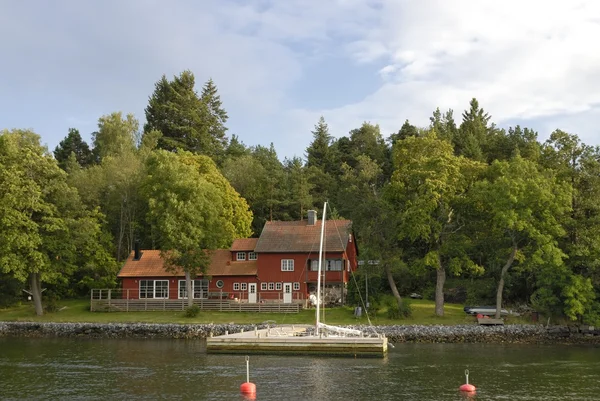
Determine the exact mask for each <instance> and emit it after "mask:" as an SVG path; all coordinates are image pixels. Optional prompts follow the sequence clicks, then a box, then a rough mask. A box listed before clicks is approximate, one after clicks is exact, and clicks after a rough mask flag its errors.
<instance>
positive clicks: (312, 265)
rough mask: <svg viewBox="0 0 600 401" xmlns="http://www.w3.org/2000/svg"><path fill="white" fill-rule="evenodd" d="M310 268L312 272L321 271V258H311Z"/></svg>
mask: <svg viewBox="0 0 600 401" xmlns="http://www.w3.org/2000/svg"><path fill="white" fill-rule="evenodd" d="M309 268H310V271H311V272H316V271H319V259H311V261H310V267H309Z"/></svg>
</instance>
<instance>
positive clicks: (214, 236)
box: [144, 150, 252, 306]
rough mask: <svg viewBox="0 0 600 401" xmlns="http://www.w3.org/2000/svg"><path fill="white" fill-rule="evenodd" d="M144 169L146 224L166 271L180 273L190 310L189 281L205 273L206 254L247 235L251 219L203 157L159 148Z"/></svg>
mask: <svg viewBox="0 0 600 401" xmlns="http://www.w3.org/2000/svg"><path fill="white" fill-rule="evenodd" d="M147 168H148V177H147V179H146V180H145V182H144V193H145V194H146V196H147V199H148V207H149V212H148V220H149V221H150V222H151V224H152V230H153V233H154V235H155V239H156V242H157V243H158V244H159V248H160V249H161V256H162V257H163V258H164V260H165V262H166V266H167V268H168V269H170V270H175V269H177V268H178V267H180V268H182V269H183V270H184V272H185V278H186V290H187V295H188V305H190V306H191V305H192V304H193V296H192V294H193V291H192V282H191V279H192V277H195V276H196V275H198V274H199V273H206V271H207V268H208V266H209V262H210V252H211V250H214V249H218V248H222V247H228V246H230V245H231V243H232V241H233V240H234V239H235V238H238V237H246V236H249V235H250V234H251V232H250V224H251V221H252V215H251V213H250V212H249V211H248V205H247V204H246V202H245V200H244V199H243V198H241V197H240V196H239V195H238V194H237V193H236V192H235V190H233V188H231V186H230V185H229V183H228V182H227V180H226V179H225V178H224V177H223V176H222V175H220V173H218V170H217V169H216V166H215V165H214V162H212V160H210V159H209V158H208V157H206V156H199V155H194V154H192V153H190V152H186V151H182V152H179V153H177V154H175V153H170V152H167V151H164V150H158V151H156V152H154V153H153V154H152V155H150V157H149V158H148V161H147Z"/></svg>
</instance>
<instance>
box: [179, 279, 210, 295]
mask: <svg viewBox="0 0 600 401" xmlns="http://www.w3.org/2000/svg"><path fill="white" fill-rule="evenodd" d="M177 286H178V291H177V297H178V298H179V299H186V298H187V295H186V294H187V289H186V288H185V280H179V282H178V283H177ZM192 291H193V292H194V299H206V298H208V280H206V279H195V280H192Z"/></svg>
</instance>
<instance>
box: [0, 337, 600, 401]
mask: <svg viewBox="0 0 600 401" xmlns="http://www.w3.org/2000/svg"><path fill="white" fill-rule="evenodd" d="M465 368H468V369H469V371H470V380H469V381H470V382H471V383H472V384H474V385H475V386H477V388H478V391H477V395H476V396H475V399H477V400H545V401H549V400H600V347H598V346H575V345H571V346H549V345H544V346H534V345H482V344H397V345H396V348H394V349H391V350H390V352H389V354H388V356H387V357H386V358H384V359H352V358H330V357H278V356H250V381H251V382H254V383H255V384H256V386H257V398H256V399H257V400H283V399H286V400H373V401H375V400H436V401H437V400H461V399H464V396H462V395H461V394H460V393H459V392H458V387H459V386H460V385H461V384H463V383H464V373H463V372H464V370H465ZM245 379H246V362H245V360H244V356H240V355H207V354H206V352H205V343H204V341H198V340H141V339H26V338H0V396H1V397H0V398H1V399H3V400H108V399H115V400H125V399H127V400H240V399H243V398H242V397H241V396H240V394H239V388H240V384H241V383H243V382H244V381H245Z"/></svg>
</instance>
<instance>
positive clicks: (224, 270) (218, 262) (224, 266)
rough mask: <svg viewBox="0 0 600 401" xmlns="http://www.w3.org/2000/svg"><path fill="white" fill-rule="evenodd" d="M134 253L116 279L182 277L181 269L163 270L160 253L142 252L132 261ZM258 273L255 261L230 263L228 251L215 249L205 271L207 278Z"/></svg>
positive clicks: (153, 251) (229, 252)
mask: <svg viewBox="0 0 600 401" xmlns="http://www.w3.org/2000/svg"><path fill="white" fill-rule="evenodd" d="M133 255H134V252H131V254H130V255H129V257H128V258H127V260H126V261H125V264H124V265H123V267H122V268H121V271H120V272H119V274H118V275H117V277H174V276H175V277H180V276H184V273H183V270H182V269H177V270H176V271H175V272H174V273H171V272H168V271H166V270H165V268H164V261H163V259H162V258H161V257H160V251H157V250H145V251H142V257H141V258H140V260H133ZM257 271H258V265H257V262H256V261H255V260H249V261H240V262H238V261H232V260H231V251H230V250H229V249H217V250H215V251H213V252H212V256H211V263H210V266H209V268H208V271H207V273H206V274H207V275H209V276H254V275H256V273H257Z"/></svg>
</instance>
